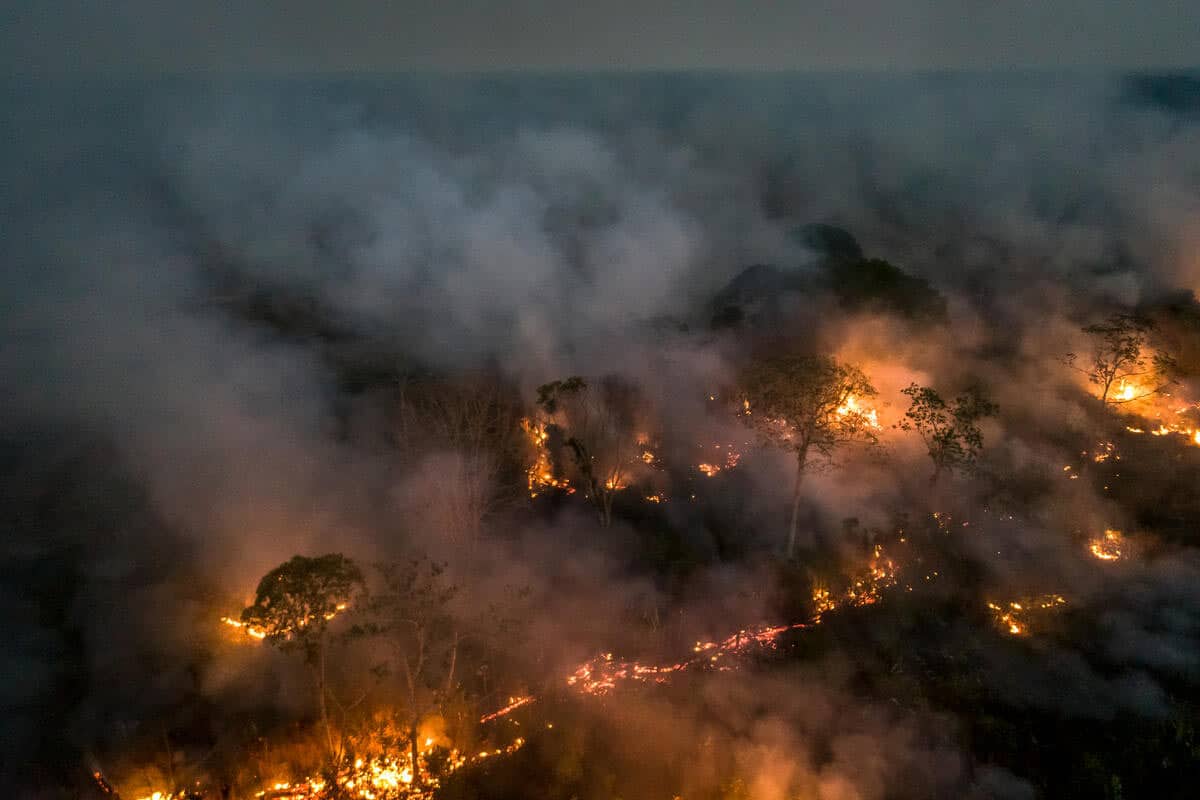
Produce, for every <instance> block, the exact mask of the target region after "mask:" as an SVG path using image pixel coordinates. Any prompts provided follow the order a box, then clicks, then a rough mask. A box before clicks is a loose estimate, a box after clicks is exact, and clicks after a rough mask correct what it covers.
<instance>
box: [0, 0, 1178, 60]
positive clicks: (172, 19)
mask: <svg viewBox="0 0 1200 800" xmlns="http://www.w3.org/2000/svg"><path fill="white" fill-rule="evenodd" d="M0 14H2V15H3V19H4V22H3V23H0V69H3V70H4V71H5V72H13V71H18V72H26V71H48V72H60V71H94V70H101V71H106V72H107V71H119V72H125V71H134V72H155V71H163V70H166V71H178V70H192V69H205V70H232V71H238V70H268V71H280V70H318V71H324V70H356V69H369V70H397V69H455V70H488V69H523V68H535V69H557V68H584V69H591V68H599V69H630V68H669V69H688V68H700V69H724V68H768V69H789V68H798V69H887V68H895V69H925V68H964V67H965V68H989V67H1184V66H1196V65H1197V64H1200V2H1197V0H1141V2H1136V1H1134V0H894V1H891V2H889V0H793V2H784V1H783V0H693V2H682V1H677V2H666V1H665V0H609V2H587V3H580V2H575V3H572V2H567V1H566V0H508V2H500V1H498V0H394V1H393V2H381V1H379V0H375V1H372V0H259V1H258V2H255V0H240V1H239V0H204V2H199V1H198V0H109V2H100V1H99V0H0Z"/></svg>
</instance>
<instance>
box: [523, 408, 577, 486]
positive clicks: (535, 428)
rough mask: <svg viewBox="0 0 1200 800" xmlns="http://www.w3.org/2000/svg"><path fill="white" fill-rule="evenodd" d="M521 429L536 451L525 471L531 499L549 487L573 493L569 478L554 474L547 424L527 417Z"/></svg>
mask: <svg viewBox="0 0 1200 800" xmlns="http://www.w3.org/2000/svg"><path fill="white" fill-rule="evenodd" d="M521 430H523V431H524V432H525V436H526V437H527V438H528V440H529V443H530V445H531V446H532V447H533V452H534V460H533V464H531V465H530V466H529V469H527V470H526V471H525V482H526V485H527V487H528V489H529V497H530V498H531V499H532V498H534V497H537V496H538V495H539V494H541V493H542V492H544V491H545V490H547V489H562V490H564V491H566V492H567V493H568V494H571V493H573V492H574V491H575V489H574V488H573V487H572V486H571V482H570V481H569V480H567V479H566V478H557V477H555V475H554V463H553V462H552V461H551V459H550V450H549V449H548V448H547V446H546V443H547V441H548V440H549V439H550V434H549V433H548V432H547V431H546V426H545V424H543V423H540V422H534V421H533V420H531V419H529V418H528V417H525V418H523V419H522V420H521Z"/></svg>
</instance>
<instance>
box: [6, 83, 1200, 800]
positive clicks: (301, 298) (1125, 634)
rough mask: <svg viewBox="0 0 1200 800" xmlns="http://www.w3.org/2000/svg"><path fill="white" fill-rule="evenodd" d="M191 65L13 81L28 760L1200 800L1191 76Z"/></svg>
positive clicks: (38, 794) (497, 783) (13, 689)
mask: <svg viewBox="0 0 1200 800" xmlns="http://www.w3.org/2000/svg"><path fill="white" fill-rule="evenodd" d="M184 83H185V85H182V86H176V85H170V86H163V85H157V84H153V85H135V84H122V85H113V86H107V87H103V88H100V87H69V86H56V87H54V88H53V91H50V90H46V91H44V92H43V91H35V90H33V89H30V88H29V87H25V86H21V85H12V86H9V87H7V89H6V91H7V92H8V93H9V95H10V96H9V98H8V99H9V101H10V102H8V103H7V109H6V112H5V113H6V114H8V115H9V116H10V121H11V123H12V124H11V125H9V126H7V127H8V129H9V130H14V131H16V132H18V133H19V134H21V144H20V146H19V147H18V146H16V145H14V147H13V148H12V149H11V150H9V151H8V152H7V155H6V156H5V158H6V159H7V161H6V162H5V164H4V169H5V173H6V174H7V175H8V176H9V177H10V179H9V180H7V181H6V182H5V185H6V187H7V188H6V194H5V195H3V196H2V197H0V199H3V202H4V206H3V207H4V208H5V211H6V215H7V217H8V219H9V221H10V223H11V224H10V227H11V228H12V229H13V230H15V231H17V232H18V233H17V235H14V236H9V237H5V239H4V241H3V242H2V243H0V258H2V259H3V263H4V264H5V266H6V268H8V269H9V271H10V273H11V275H12V277H11V278H10V283H9V291H8V292H6V296H5V300H4V309H5V314H4V325H5V341H6V344H5V346H4V348H3V349H2V350H0V363H2V364H3V367H4V370H5V377H6V380H5V382H4V383H5V387H6V391H5V393H4V395H3V402H4V412H5V413H4V419H5V422H4V439H3V448H2V450H0V463H2V464H3V468H4V475H5V477H6V480H5V481H4V484H3V486H4V496H3V506H2V507H3V509H4V515H5V516H4V524H5V526H6V529H7V530H8V531H9V532H10V535H9V536H8V537H6V540H5V544H4V547H5V556H6V558H5V559H4V579H3V581H2V582H0V590H2V591H3V593H4V598H5V600H6V602H5V604H4V608H5V611H4V614H5V629H6V631H7V633H6V635H7V636H8V637H10V641H11V646H10V647H9V648H7V650H6V653H5V655H4V657H3V661H2V662H0V663H4V665H5V673H4V674H5V677H6V681H5V689H4V694H3V696H4V698H5V705H6V708H5V713H4V715H3V717H2V720H3V721H2V723H0V724H3V726H4V731H5V737H4V741H5V743H6V744H5V747H4V748H3V752H0V766H2V767H3V773H4V774H5V775H6V776H12V778H11V781H9V782H10V783H11V784H12V785H15V786H16V787H17V788H16V790H15V793H16V796H19V797H26V796H27V797H34V798H55V797H64V798H66V797H73V798H74V797H78V798H98V797H104V796H109V797H114V796H119V797H121V798H124V800H143V798H151V799H152V800H153V799H154V798H156V795H157V798H158V799H159V800H162V798H173V799H176V798H181V797H200V798H206V799H207V798H221V797H236V798H251V797H264V798H268V797H269V798H295V799H297V800H298V799H299V798H305V799H306V800H307V799H312V800H315V799H316V798H334V797H349V798H363V799H364V800H365V799H367V798H380V799H382V798H405V797H426V798H433V797H437V798H496V800H500V799H501V798H546V800H557V798H563V799H564V800H565V798H572V797H578V798H592V797H596V798H599V797H606V798H611V797H624V798H643V797H644V798H662V799H663V800H670V799H671V798H676V797H678V798H686V800H708V798H713V799H714V800H715V799H716V798H722V799H723V800H724V799H725V798H730V799H732V798H754V799H755V800H776V799H777V798H779V799H782V798H789V799H790V798H801V797H803V798H808V797H815V798H822V800H834V799H835V798H862V799H863V800H868V799H869V798H907V797H946V796H956V797H973V798H974V797H979V798H984V797H1036V796H1045V797H1069V796H1080V797H1111V798H1117V797H1122V798H1129V797H1140V796H1151V795H1153V796H1156V797H1162V796H1166V797H1185V796H1190V793H1189V790H1190V787H1191V786H1194V785H1195V780H1196V778H1197V777H1198V776H1200V758H1198V757H1197V752H1200V749H1198V748H1200V742H1198V741H1197V738H1196V737H1197V734H1196V729H1197V725H1198V724H1200V712H1198V711H1197V709H1198V707H1200V706H1198V702H1200V692H1198V687H1200V684H1198V683H1197V673H1196V670H1197V666H1198V664H1197V659H1198V654H1200V642H1198V641H1197V638H1198V632H1200V597H1198V592H1200V588H1198V587H1200V557H1198V553H1197V550H1196V544H1197V543H1196V539H1195V530H1196V525H1197V523H1198V522H1200V501H1198V498H1197V495H1196V486H1197V485H1200V483H1198V480H1197V479H1198V478H1200V446H1198V441H1200V440H1198V439H1197V433H1196V432H1197V430H1198V429H1200V418H1198V417H1197V408H1198V407H1200V406H1198V405H1197V404H1200V382H1198V378H1200V306H1198V305H1197V302H1196V299H1195V296H1194V292H1195V290H1196V288H1197V286H1198V281H1200V271H1198V270H1200V261H1198V260H1197V255H1196V254H1197V253H1200V236H1198V231H1200V227H1198V223H1197V220H1200V185H1198V184H1197V181H1196V175H1197V174H1198V170H1200V125H1197V115H1196V108H1197V107H1196V105H1195V102H1194V100H1191V99H1189V98H1191V97H1192V95H1191V94H1189V92H1194V91H1195V85H1196V84H1195V82H1194V81H1193V79H1191V78H1188V77H1186V76H1173V77H1162V78H1149V77H1146V76H1141V77H1135V78H1125V77H1107V78H1095V79H1088V78H1073V79H1070V80H1068V79H1055V80H1048V81H1034V82H1032V83H1025V82H1023V81H1020V80H1015V79H1014V80H1013V81H1008V82H1003V81H998V80H997V79H993V78H987V77H980V76H976V77H973V78H967V77H960V78H938V79H934V78H911V79H904V80H901V79H883V78H880V79H865V78H860V79H851V78H846V79H844V80H843V79H832V78H831V79H829V80H827V81H816V80H806V79H800V78H783V77H779V78H750V77H742V78H728V79H724V78H717V77H712V78H706V79H700V78H697V79H695V80H692V79H685V78H683V77H680V76H676V77H668V76H663V77H647V76H628V77H624V78H612V77H610V78H605V77H583V76H577V77H570V78H568V77H561V78H550V77H547V78H544V79H516V78H513V79H495V81H491V82H490V79H489V80H480V81H476V80H475V79H466V78H463V79H454V80H452V79H434V78H429V79H428V80H418V79H415V78H413V79H404V80H396V81H394V82H384V84H385V85H379V84H376V83H373V82H371V81H365V80H361V81H360V80H348V81H346V82H344V83H339V82H323V81H307V82H306V81H297V82H286V81H285V82H282V83H273V82H263V83H261V84H246V85H239V86H237V87H234V88H229V87H222V86H218V85H214V84H211V83H203V82H184ZM1164 86H1165V87H1168V88H1169V89H1170V91H1169V92H1165V93H1164V91H1163V87H1164ZM227 89H228V90H227ZM497 92H500V93H501V94H504V95H505V96H506V97H507V98H508V100H507V101H506V102H504V103H502V104H499V105H497V104H496V101H495V97H496V96H497ZM937 120H945V121H946V122H945V123H944V124H943V123H941V122H938V121H937ZM1048 120H1053V121H1054V124H1052V125H1051V124H1049V123H1048ZM35 143H37V144H35ZM64 154H68V158H67V161H66V163H65V165H64V164H63V157H64ZM69 154H74V156H70V155H69ZM72 159H73V160H72ZM297 557H299V558H297Z"/></svg>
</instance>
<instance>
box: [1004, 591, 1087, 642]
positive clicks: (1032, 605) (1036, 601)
mask: <svg viewBox="0 0 1200 800" xmlns="http://www.w3.org/2000/svg"><path fill="white" fill-rule="evenodd" d="M1066 604H1067V601H1066V598H1064V597H1063V596H1062V595H1061V594H1043V595H1038V596H1036V597H1032V598H1021V599H1020V600H1013V601H1011V602H1009V603H1005V604H1003V605H997V604H996V603H991V602H989V603H988V604H987V607H988V608H989V609H991V612H992V619H993V620H994V621H995V622H996V624H997V625H998V626H999V627H1000V629H1001V630H1003V631H1005V632H1006V633H1009V634H1011V635H1013V636H1022V635H1024V634H1027V633H1029V621H1028V618H1029V616H1030V615H1031V614H1032V615H1037V614H1039V613H1040V612H1043V611H1047V610H1049V609H1052V608H1057V607H1058V606H1063V605H1066Z"/></svg>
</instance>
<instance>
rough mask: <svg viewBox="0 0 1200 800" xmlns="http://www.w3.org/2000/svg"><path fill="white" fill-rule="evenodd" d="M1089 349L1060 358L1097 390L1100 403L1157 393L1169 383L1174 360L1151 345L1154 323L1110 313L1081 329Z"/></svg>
mask: <svg viewBox="0 0 1200 800" xmlns="http://www.w3.org/2000/svg"><path fill="white" fill-rule="evenodd" d="M1080 330H1082V331H1083V332H1084V333H1086V334H1087V335H1088V338H1089V340H1090V342H1091V351H1090V353H1089V354H1088V355H1087V356H1085V357H1084V358H1083V359H1080V357H1079V355H1078V354H1076V353H1067V354H1066V355H1065V356H1063V358H1062V361H1063V363H1064V364H1066V365H1067V366H1068V367H1070V368H1071V369H1073V370H1075V371H1076V372H1079V373H1081V374H1082V375H1084V376H1086V377H1087V379H1088V382H1089V383H1091V384H1092V385H1093V386H1095V387H1097V388H1098V389H1099V390H1100V402H1101V404H1102V405H1104V407H1105V408H1107V407H1108V406H1110V405H1118V404H1123V403H1130V402H1133V401H1134V400H1141V399H1142V398H1144V397H1149V396H1150V395H1153V394H1157V393H1158V392H1161V391H1162V390H1163V389H1165V388H1166V387H1167V386H1169V385H1170V384H1171V377H1170V375H1171V372H1172V370H1174V368H1175V361H1174V359H1173V358H1172V357H1171V356H1170V355H1169V354H1168V353H1167V352H1165V351H1164V350H1162V349H1159V348H1157V347H1154V346H1153V344H1152V340H1153V335H1154V323H1153V322H1151V321H1150V320H1148V319H1144V318H1142V317H1138V316H1135V315H1132V314H1113V315H1112V316H1111V317H1109V318H1108V319H1107V320H1105V321H1104V322H1100V323H1096V324H1094V325H1087V326H1084V327H1083V328H1081V329H1080Z"/></svg>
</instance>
